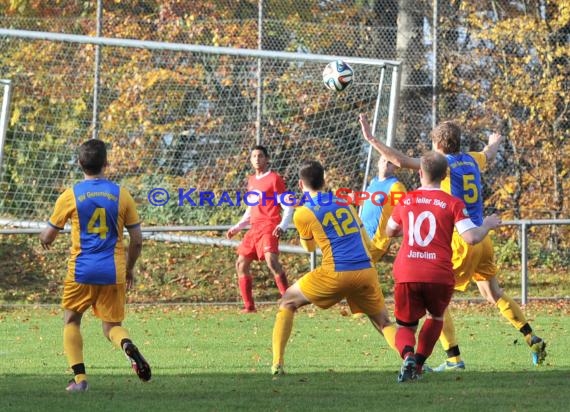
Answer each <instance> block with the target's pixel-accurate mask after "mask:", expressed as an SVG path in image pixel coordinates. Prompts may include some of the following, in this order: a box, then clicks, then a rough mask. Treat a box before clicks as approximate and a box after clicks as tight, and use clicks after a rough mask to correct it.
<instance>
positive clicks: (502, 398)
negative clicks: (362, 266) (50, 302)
mask: <svg viewBox="0 0 570 412" xmlns="http://www.w3.org/2000/svg"><path fill="white" fill-rule="evenodd" d="M390 309H391V308H390ZM454 309H455V313H461V315H458V316H457V317H456V319H457V322H456V323H457V327H458V333H459V338H460V342H461V343H462V350H463V354H464V359H465V361H466V363H467V370H466V371H465V372H461V373H445V374H431V375H425V376H424V379H422V380H421V381H420V382H417V383H412V384H398V383H397V382H396V376H397V372H398V369H399V366H400V363H401V360H400V359H399V358H398V356H397V355H396V353H394V352H392V351H390V350H389V348H388V346H387V345H386V343H385V341H384V340H383V339H382V338H381V337H380V336H379V335H378V334H377V333H376V332H375V331H374V330H373V328H372V326H371V325H370V324H369V322H368V321H367V320H358V319H352V318H350V317H346V316H342V315H341V313H342V312H343V310H342V309H341V308H340V307H338V306H336V307H334V308H332V309H331V310H329V311H321V310H315V309H314V308H312V307H307V308H304V309H302V310H301V312H300V313H299V314H298V316H297V317H296V319H295V324H294V328H293V334H292V338H291V341H290V344H289V346H288V348H287V353H286V359H287V363H286V371H287V374H286V375H285V376H282V377H279V378H278V379H272V377H271V376H270V374H269V369H270V364H271V332H272V326H273V320H274V316H275V313H276V306H275V305H271V306H265V307H262V309H261V310H260V312H258V313H257V314H255V315H241V314H239V313H237V307H191V306H155V307H151V306H147V307H130V309H129V313H128V317H127V320H126V322H125V326H127V328H129V329H130V331H131V334H132V337H133V339H134V340H135V341H136V343H137V344H138V345H139V347H140V348H141V351H142V352H143V353H144V355H145V356H146V357H147V359H148V360H149V362H150V363H151V365H152V366H153V379H152V381H151V382H149V383H142V382H140V381H139V380H138V378H137V377H136V376H135V375H134V374H133V373H132V371H131V370H130V368H129V364H128V362H127V360H126V359H125V358H124V356H123V355H122V353H121V352H120V351H118V350H117V349H114V348H113V347H112V345H111V344H110V343H109V342H107V341H106V340H105V339H104V338H103V337H102V334H101V329H100V324H99V321H98V320H97V319H96V318H94V317H93V316H91V315H87V316H86V317H85V320H84V323H83V330H84V342H85V362H86V366H87V372H88V377H89V384H90V390H89V392H87V393H80V394H69V393H66V392H65V390H64V387H65V385H66V382H67V380H68V379H70V378H71V374H70V371H69V370H67V368H66V361H65V357H64V355H63V353H62V347H61V334H62V327H61V311H60V309H58V308H57V307H49V308H46V307H32V306H29V307H23V308H18V309H6V308H4V309H2V311H1V312H0V410H1V411H34V410H38V411H39V410H41V411H52V410H53V411H56V410H60V411H61V410H69V411H72V410H80V411H81V410H85V411H104V410H109V411H111V410H112V411H122V410H133V409H138V410H141V411H179V410H180V411H182V410H185V411H187V410H207V411H226V410H227V411H230V410H232V411H233V410H244V411H245V410H247V411H309V410H322V411H341V410H342V411H346V410H355V411H356V410H358V411H368V410H389V411H390V412H392V411H399V410H408V411H413V410H422V411H463V410H466V411H469V410H473V411H482V410H483V411H531V410H532V411H565V410H568V405H569V404H570V393H569V391H568V390H567V386H568V381H569V380H568V379H569V378H570V356H568V354H567V352H568V351H567V348H568V347H570V337H569V334H568V331H569V329H570V317H569V316H568V315H569V313H568V312H569V309H568V307H567V306H566V304H565V303H563V302H561V303H542V304H539V303H532V304H531V305H529V306H527V307H526V308H525V312H526V314H527V315H528V317H529V319H530V320H531V321H532V323H533V325H535V327H536V330H537V332H538V333H539V334H540V335H541V336H543V337H544V338H545V339H546V340H547V342H548V343H549V347H548V348H549V355H548V357H547V361H546V363H545V365H543V366H541V367H538V368H537V367H533V366H532V365H531V362H530V355H529V351H528V348H527V347H526V344H524V341H523V340H522V339H521V336H520V334H519V333H518V332H517V331H515V330H514V328H512V327H511V326H510V325H509V324H508V323H507V322H506V321H505V320H504V319H503V318H502V317H500V316H499V315H498V312H496V311H495V310H493V308H491V307H490V306H480V305H464V304H461V306H458V305H457V304H455V305H454ZM443 359H444V356H443V352H442V351H441V348H440V347H439V344H438V347H437V348H436V351H435V353H434V355H433V357H432V358H431V360H432V362H433V363H434V364H436V363H439V362H441V361H442V360H443Z"/></svg>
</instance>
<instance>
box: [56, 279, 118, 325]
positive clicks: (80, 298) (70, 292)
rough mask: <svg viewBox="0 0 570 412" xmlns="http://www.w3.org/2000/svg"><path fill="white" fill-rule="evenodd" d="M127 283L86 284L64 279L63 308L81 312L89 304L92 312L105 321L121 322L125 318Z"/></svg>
mask: <svg viewBox="0 0 570 412" xmlns="http://www.w3.org/2000/svg"><path fill="white" fill-rule="evenodd" d="M126 295H127V285H126V284H125V283H119V284H117V285H86V284H83V283H77V282H73V281H70V280H66V281H65V283H64V285H63V299H62V300H61V306H62V307H63V308H64V309H68V310H72V311H74V312H78V313H83V312H85V311H86V310H87V309H88V308H89V307H90V306H91V307H93V313H94V314H95V316H97V317H98V318H99V319H101V320H102V321H105V322H122V321H123V319H125V302H126Z"/></svg>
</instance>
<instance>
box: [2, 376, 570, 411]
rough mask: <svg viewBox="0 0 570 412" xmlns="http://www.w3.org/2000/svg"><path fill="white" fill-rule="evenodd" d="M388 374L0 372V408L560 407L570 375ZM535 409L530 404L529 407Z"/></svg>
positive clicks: (563, 406)
mask: <svg viewBox="0 0 570 412" xmlns="http://www.w3.org/2000/svg"><path fill="white" fill-rule="evenodd" d="M396 375H397V373H396V372H350V373H339V372H328V371H324V372H320V373H291V374H287V375H285V376H281V377H278V378H276V379H274V378H272V377H271V376H270V375H269V374H261V373H236V374H215V373H212V374H207V373H196V374H194V373H192V372H189V373H188V374H186V375H161V371H160V370H159V371H157V373H156V375H155V376H154V377H153V380H152V381H151V382H148V383H142V382H139V381H138V379H137V378H136V377H135V376H134V375H128V376H127V375H114V374H113V375H100V374H97V373H94V374H91V375H90V376H89V384H90V389H89V391H88V392H86V393H74V394H70V393H66V392H65V390H64V387H65V376H64V375H57V376H56V375H41V374H38V375H20V374H17V373H15V374H6V375H2V376H0V388H1V391H0V392H1V393H2V396H1V398H0V410H3V411H31V410H45V411H51V410H89V411H107V410H108V411H111V410H112V411H122V410H133V409H138V410H141V411H147V410H148V411H189V410H208V411H226V410H227V411H234V410H243V411H306V410H322V411H347V410H354V411H369V410H382V411H389V412H392V411H400V410H407V411H414V410H421V411H447V410H449V411H459V410H461V411H463V410H477V411H485V410H517V411H525V410H540V411H557V410H561V411H562V410H567V405H568V404H569V403H570V393H568V391H567V390H566V386H567V382H568V378H569V377H570V373H569V372H568V371H562V370H555V371H552V370H542V369H540V370H536V371H529V372H520V371H518V372H512V373H510V372H462V373H445V374H435V375H434V374H430V375H425V376H424V377H423V379H422V380H421V381H418V382H414V383H405V384H398V383H397V382H396ZM537 408H538V409H537Z"/></svg>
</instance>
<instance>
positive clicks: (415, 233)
mask: <svg viewBox="0 0 570 412" xmlns="http://www.w3.org/2000/svg"><path fill="white" fill-rule="evenodd" d="M425 220H427V221H428V225H429V229H428V233H427V235H426V237H424V238H422V234H421V232H420V229H421V227H422V224H423V223H424V221H425ZM436 227H437V224H436V221H435V216H434V215H433V213H432V212H430V211H429V210H426V211H423V212H422V213H420V214H419V215H418V217H417V219H416V218H415V216H414V212H408V245H410V246H414V244H415V243H417V244H418V245H419V246H422V247H425V246H427V245H429V244H430V243H431V241H432V240H433V237H434V236H435V230H436Z"/></svg>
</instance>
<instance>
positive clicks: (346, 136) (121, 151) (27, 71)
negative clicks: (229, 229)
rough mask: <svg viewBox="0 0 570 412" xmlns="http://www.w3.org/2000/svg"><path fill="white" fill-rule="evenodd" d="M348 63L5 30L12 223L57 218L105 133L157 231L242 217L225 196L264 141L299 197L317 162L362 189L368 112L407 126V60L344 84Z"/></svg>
mask: <svg viewBox="0 0 570 412" xmlns="http://www.w3.org/2000/svg"><path fill="white" fill-rule="evenodd" d="M97 51H98V53H99V54H98V53H97ZM96 56H99V57H98V58H96ZM341 57H342V56H341ZM336 58H338V57H337V56H320V55H312V54H296V53H285V52H269V51H256V50H245V49H229V48H213V47H202V46H190V45H184V44H172V43H158V42H145V41H134V40H122V39H105V38H93V37H86V36H74V35H63V34H56V33H41V32H26V31H17V30H5V29H1V30H0V61H1V67H2V72H1V76H2V77H3V78H6V79H9V80H11V82H12V85H13V90H12V98H11V110H10V113H9V118H8V119H7V121H8V122H7V124H8V127H7V132H6V135H5V138H4V139H3V158H2V169H1V179H0V187H1V191H0V218H1V222H2V225H4V226H6V225H9V224H14V222H16V221H17V222H44V221H45V220H46V219H47V218H48V217H49V214H50V213H51V210H52V207H53V203H54V202H55V200H56V198H57V196H58V195H59V194H60V193H61V192H62V191H63V190H64V188H66V187H68V186H70V185H72V184H73V183H74V182H75V181H78V180H80V179H82V174H81V173H80V170H79V168H78V165H77V153H76V149H77V146H78V145H79V144H81V143H82V142H83V141H85V140H87V139H90V138H92V137H93V136H97V137H98V138H99V139H102V140H104V141H106V142H108V146H109V163H110V166H109V168H108V171H107V175H108V177H109V178H110V179H111V180H115V181H117V182H119V183H121V184H123V185H125V186H126V187H127V188H128V189H129V190H130V191H131V192H132V193H133V195H134V197H135V200H136V201H137V204H138V205H139V213H140V214H141V216H142V219H143V221H144V224H145V226H153V225H161V226H171V225H176V226H186V225H223V224H230V223H233V222H234V221H235V219H236V218H237V217H238V216H240V215H241V214H242V213H243V210H244V207H243V206H241V207H235V205H233V206H232V204H231V202H230V203H228V202H227V201H226V202H221V203H220V199H222V196H224V195H223V193H224V192H227V194H228V195H229V197H230V199H232V200H233V201H236V196H237V195H236V192H238V191H241V192H245V189H246V179H247V175H248V174H251V173H252V167H251V165H250V163H249V153H250V150H251V148H252V147H253V146H254V145H255V144H257V143H261V144H263V145H264V146H266V147H267V148H268V150H269V153H270V156H271V168H272V169H273V170H276V171H277V172H279V173H280V174H281V175H282V176H283V177H284V179H285V181H286V184H287V186H288V188H289V189H290V190H292V191H296V190H297V170H298V166H299V164H300V163H301V162H302V161H303V160H306V159H309V158H314V159H318V160H319V161H321V162H322V163H323V164H324V166H325V168H326V170H327V180H328V182H329V185H330V187H331V189H335V188H339V187H348V188H351V189H353V190H359V189H360V188H361V187H362V183H363V179H364V177H365V175H366V172H367V171H366V169H367V152H368V145H367V144H366V143H365V142H364V140H363V139H362V136H361V133H360V127H359V124H358V114H359V113H360V112H364V113H367V114H368V116H369V118H370V119H371V120H372V119H374V122H373V126H374V127H375V130H376V135H377V136H378V137H379V138H380V139H386V138H387V137H389V136H390V135H391V134H393V130H394V128H395V119H396V116H395V113H396V106H397V96H398V80H399V79H398V76H399V71H398V68H399V66H398V63H397V62H392V61H382V60H372V59H358V58H350V57H342V58H343V59H344V60H345V61H347V62H348V63H349V64H350V65H351V66H352V67H353V69H354V72H355V77H354V82H353V84H352V85H351V86H350V87H349V88H348V89H346V90H344V91H343V92H334V91H330V90H328V89H326V88H325V86H324V85H323V82H322V70H323V68H324V67H325V65H326V64H327V63H328V62H329V61H331V60H333V59H336ZM153 189H162V190H163V192H162V194H160V193H159V194H158V195H157V194H156V192H153ZM201 192H208V194H206V195H205V196H206V197H207V198H209V199H210V200H212V201H213V203H214V205H213V206H212V205H211V203H212V202H210V201H203V202H202V204H201V205H200V200H203V199H201V197H200V195H199V194H200V193H201ZM228 195H226V196H228ZM153 196H154V197H153ZM166 198H169V201H168V202H167V203H166V204H164V205H162V206H157V205H156V204H157V200H158V203H160V202H163V201H164V199H166ZM188 198H190V199H192V200H193V202H194V203H195V204H196V205H193V204H192V202H189V201H188ZM160 199H162V200H160ZM225 199H226V200H227V197H225Z"/></svg>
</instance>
